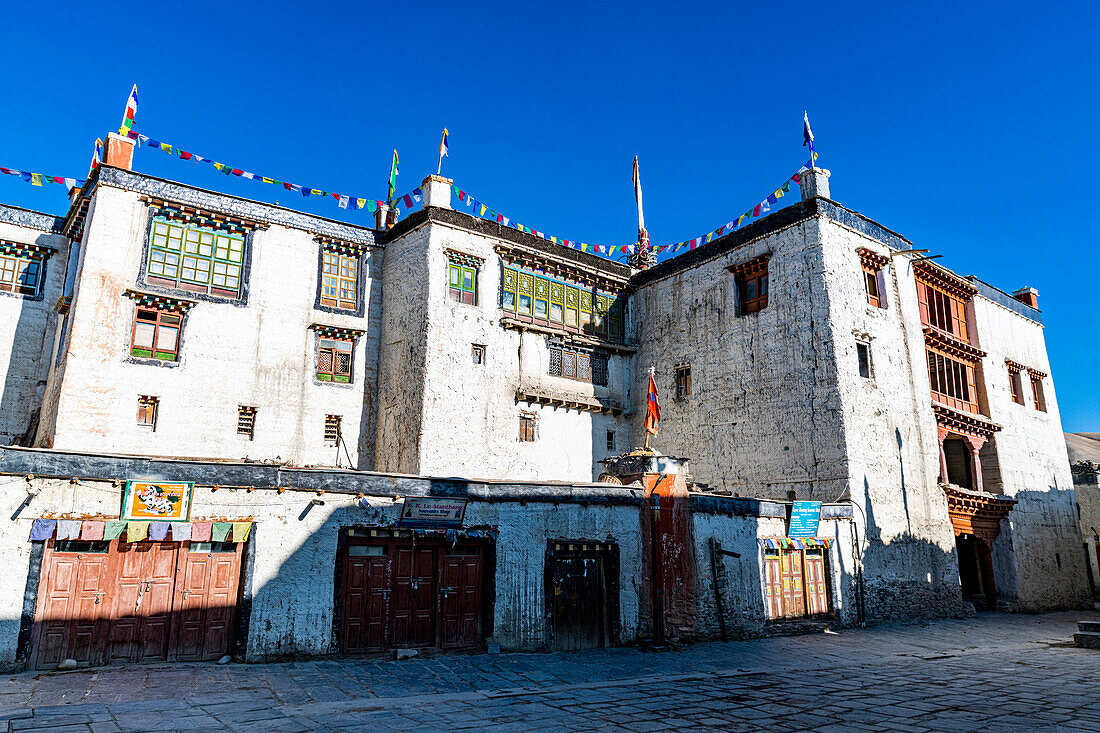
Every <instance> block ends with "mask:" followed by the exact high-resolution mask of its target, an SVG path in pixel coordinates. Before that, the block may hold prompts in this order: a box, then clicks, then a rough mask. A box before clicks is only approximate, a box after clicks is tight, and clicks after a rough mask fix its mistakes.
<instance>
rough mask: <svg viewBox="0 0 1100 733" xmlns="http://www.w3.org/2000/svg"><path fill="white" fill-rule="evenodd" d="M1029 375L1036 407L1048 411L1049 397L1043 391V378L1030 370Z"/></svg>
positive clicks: (1040, 410)
mask: <svg viewBox="0 0 1100 733" xmlns="http://www.w3.org/2000/svg"><path fill="white" fill-rule="evenodd" d="M1028 377H1030V378H1031V397H1032V399H1033V400H1034V403H1033V404H1034V405H1035V409H1036V410H1038V411H1039V412H1046V411H1047V399H1046V394H1045V393H1044V391H1043V378H1042V377H1041V376H1040V375H1039V374H1037V373H1035V372H1032V371H1029V372H1028Z"/></svg>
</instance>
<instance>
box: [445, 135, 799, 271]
mask: <svg viewBox="0 0 1100 733" xmlns="http://www.w3.org/2000/svg"><path fill="white" fill-rule="evenodd" d="M815 157H816V155H815ZM812 164H813V163H812V161H806V163H805V164H804V165H803V166H802V167H801V168H799V169H798V171H797V172H796V173H795V174H794V175H792V176H791V177H790V178H788V179H787V180H786V181H784V182H783V185H781V186H780V187H779V188H777V189H775V191H773V192H772V193H771V194H769V195H768V197H767V198H765V199H764V200H763V201H761V202H760V203H758V204H757V205H756V206H754V207H752V208H751V209H749V210H748V211H746V212H745V213H744V214H742V215H741V216H739V217H737V218H736V219H735V220H733V221H731V222H728V223H726V224H724V225H722V226H720V227H718V228H717V229H715V230H714V231H713V232H709V233H708V234H704V235H701V236H698V237H695V238H694V239H689V240H687V241H684V242H678V243H676V244H664V245H660V246H656V247H650V251H651V252H653V253H654V254H656V255H660V254H664V253H665V252H669V251H671V252H673V253H677V252H680V251H681V250H683V249H685V248H687V249H688V250H692V249H695V248H696V247H698V246H699V245H701V244H706V243H707V242H710V241H712V240H714V239H717V238H718V237H721V236H723V235H725V234H729V233H730V232H732V231H734V230H736V229H740V228H741V227H743V226H745V225H746V224H748V223H750V222H751V221H752V220H754V219H756V218H758V217H761V216H763V215H764V214H767V213H768V212H770V211H771V207H772V204H776V203H778V201H779V199H781V198H783V197H784V196H786V195H787V194H788V193H790V190H791V183H792V182H793V183H795V184H796V185H798V184H801V182H802V174H803V173H804V172H806V171H808V170H809V169H810V167H811V166H812ZM451 188H452V190H453V191H454V193H455V195H456V196H458V200H459V201H461V202H462V203H463V204H465V205H466V207H467V208H469V209H470V210H471V211H472V213H473V214H474V215H475V216H478V217H480V218H482V219H488V220H491V221H495V222H497V223H498V224H503V225H504V226H507V227H512V228H514V229H518V230H519V231H521V232H526V233H527V234H533V235H534V236H536V237H541V238H543V239H546V240H549V241H551V242H553V243H555V244H560V245H562V246H564V247H568V248H569V249H579V250H581V251H582V252H591V253H593V254H599V255H614V254H616V253H619V252H621V253H623V254H634V252H635V250H636V249H637V247H638V245H636V244H624V245H602V244H588V243H586V242H577V241H574V240H571V239H565V238H563V237H557V236H554V235H550V234H547V233H546V232H540V231H539V230H537V229H533V228H531V227H528V226H524V225H523V224H520V223H519V222H518V221H516V220H514V219H510V218H509V217H507V216H504V215H503V214H501V213H499V212H497V211H495V210H493V209H492V208H491V207H489V206H488V205H487V204H485V203H483V202H481V201H478V200H477V199H475V198H474V197H473V196H471V195H470V194H469V193H467V192H466V191H463V190H462V189H460V188H459V187H458V186H455V185H453V184H452V185H451ZM456 208H457V207H456Z"/></svg>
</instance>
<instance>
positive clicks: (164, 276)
mask: <svg viewBox="0 0 1100 733" xmlns="http://www.w3.org/2000/svg"><path fill="white" fill-rule="evenodd" d="M244 246H245V244H244V236H243V235H237V234H229V233H226V232H222V231H220V230H217V229H211V228H209V227H200V226H196V225H193V224H182V223H179V222H175V221H170V220H168V219H162V218H157V219H154V220H153V229H152V232H151V234H150V237H149V258H148V260H146V267H145V271H146V277H147V278H148V280H149V282H152V283H156V284H159V285H167V286H169V287H173V288H177V289H180V290H186V291H189V292H199V293H207V294H209V295H217V296H221V297H227V298H239V297H240V294H241V280H242V274H243V270H244Z"/></svg>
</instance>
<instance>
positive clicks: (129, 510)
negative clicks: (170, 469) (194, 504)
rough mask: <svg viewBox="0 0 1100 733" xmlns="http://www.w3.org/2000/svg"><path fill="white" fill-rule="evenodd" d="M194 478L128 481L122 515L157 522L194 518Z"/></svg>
mask: <svg viewBox="0 0 1100 733" xmlns="http://www.w3.org/2000/svg"><path fill="white" fill-rule="evenodd" d="M194 491H195V484H193V483H191V482H190V481H177V482H160V481H157V482H145V481H127V482H126V489H125V490H124V491H123V494H122V513H121V514H120V515H119V519H122V520H124V521H125V520H128V519H132V520H134V521H139V522H140V521H154V522H186V521H189V520H190V519H191V495H192V494H193V493H194Z"/></svg>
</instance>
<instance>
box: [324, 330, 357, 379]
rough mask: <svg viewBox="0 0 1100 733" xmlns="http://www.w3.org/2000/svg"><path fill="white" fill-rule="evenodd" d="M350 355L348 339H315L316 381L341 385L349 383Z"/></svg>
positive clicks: (349, 341)
mask: <svg viewBox="0 0 1100 733" xmlns="http://www.w3.org/2000/svg"><path fill="white" fill-rule="evenodd" d="M351 353H352V342H351V340H350V339H335V338H323V337H319V338H318V339H317V379H319V380H320V381H322V382H340V383H343V384H347V383H348V382H350V381H351Z"/></svg>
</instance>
